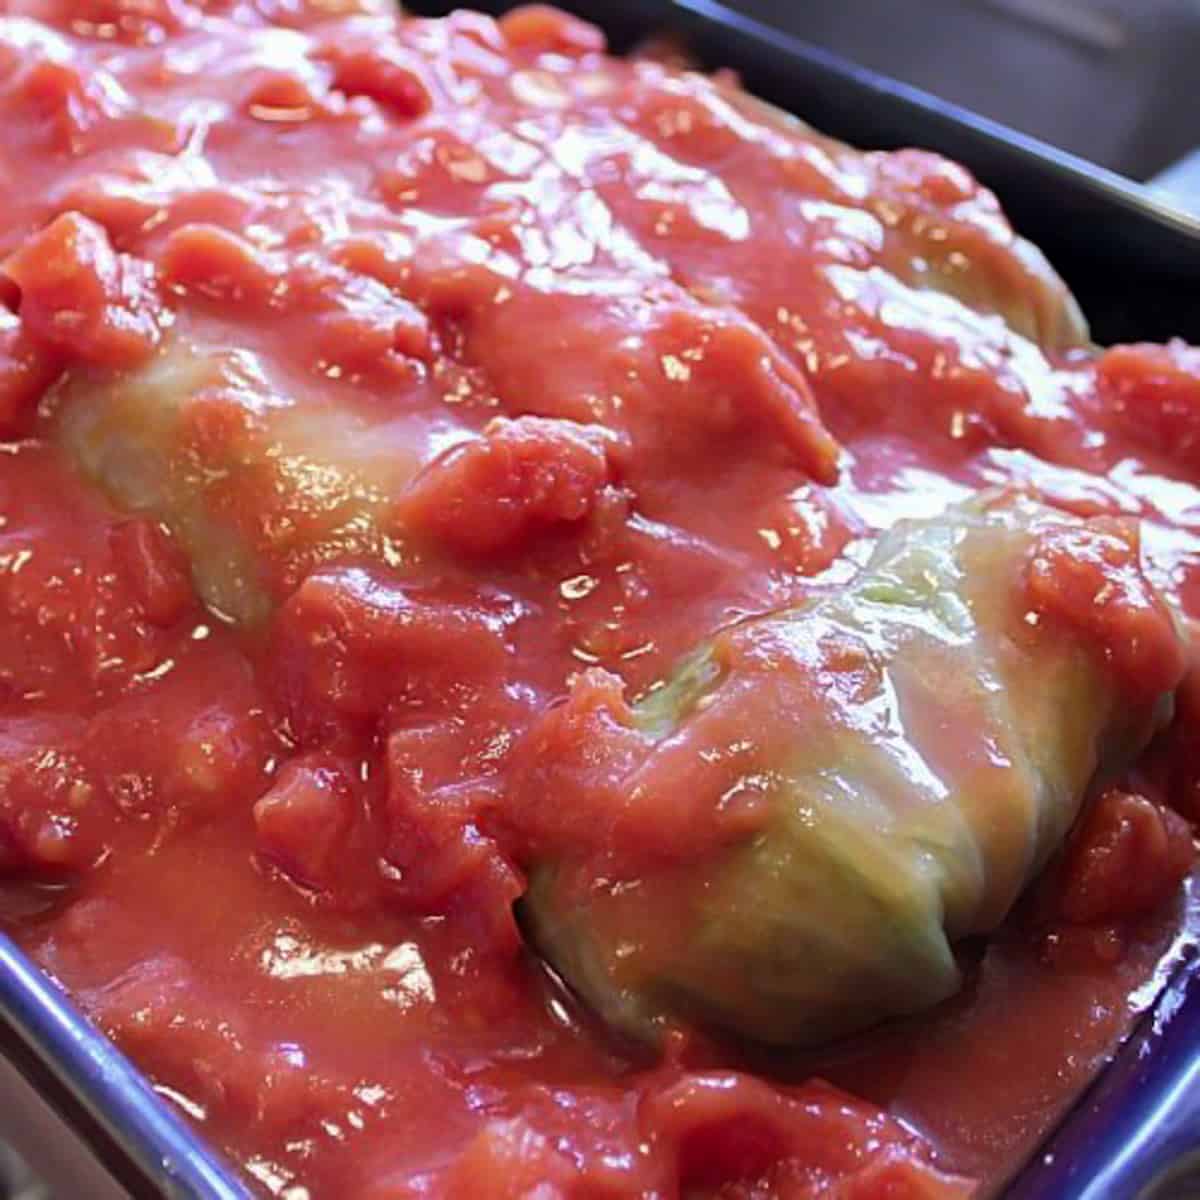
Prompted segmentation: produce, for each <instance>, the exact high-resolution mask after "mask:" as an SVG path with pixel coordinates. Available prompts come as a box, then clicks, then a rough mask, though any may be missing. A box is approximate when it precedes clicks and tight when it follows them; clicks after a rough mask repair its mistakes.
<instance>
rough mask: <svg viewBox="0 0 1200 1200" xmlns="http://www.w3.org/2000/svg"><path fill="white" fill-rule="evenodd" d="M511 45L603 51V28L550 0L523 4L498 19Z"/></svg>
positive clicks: (547, 48)
mask: <svg viewBox="0 0 1200 1200" xmlns="http://www.w3.org/2000/svg"><path fill="white" fill-rule="evenodd" d="M497 25H499V27H500V32H501V33H502V34H503V35H504V38H505V41H507V42H508V44H509V45H510V46H513V47H516V48H518V49H524V48H526V47H533V48H535V49H540V50H557V51H558V52H559V53H564V54H603V53H604V49H605V44H606V42H605V37H604V34H603V32H602V31H601V30H600V29H598V28H597V27H596V26H595V25H591V24H589V23H588V22H587V21H581V20H580V19H579V18H578V17H573V16H571V15H570V14H569V13H565V12H563V11H562V9H559V8H555V7H553V6H552V5H550V4H521V5H518V6H517V7H516V8H513V9H510V10H509V11H508V12H506V13H505V14H504V15H503V16H502V17H500V19H499V20H498V21H497Z"/></svg>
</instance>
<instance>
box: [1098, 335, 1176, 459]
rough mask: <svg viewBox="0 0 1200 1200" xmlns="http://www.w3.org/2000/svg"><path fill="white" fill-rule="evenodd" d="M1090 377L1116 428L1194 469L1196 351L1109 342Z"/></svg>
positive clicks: (1173, 347) (1170, 346) (1172, 346)
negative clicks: (1099, 392)
mask: <svg viewBox="0 0 1200 1200" xmlns="http://www.w3.org/2000/svg"><path fill="white" fill-rule="evenodd" d="M1096 375H1097V380H1098V382H1099V385H1100V389H1101V394H1102V395H1103V396H1104V398H1105V399H1106V400H1107V401H1108V408H1109V411H1110V412H1112V413H1113V414H1114V415H1115V417H1116V419H1117V422H1118V424H1119V427H1120V428H1121V430H1122V432H1124V433H1126V434H1127V435H1129V436H1132V437H1134V438H1135V439H1137V440H1138V441H1140V442H1141V443H1142V444H1143V445H1149V446H1151V447H1153V448H1154V449H1155V450H1158V451H1160V452H1161V453H1163V454H1165V455H1167V456H1168V457H1169V458H1171V459H1172V460H1174V461H1175V462H1177V463H1180V464H1181V465H1183V466H1185V467H1187V468H1188V469H1189V470H1196V469H1197V468H1198V467H1200V350H1197V349H1195V348H1193V347H1191V346H1186V345H1184V343H1182V342H1171V343H1168V344H1167V345H1166V346H1146V345H1135V346H1114V347H1113V348H1112V349H1111V350H1107V351H1105V353H1104V354H1103V355H1102V356H1101V358H1100V361H1099V363H1098V365H1097V368H1096Z"/></svg>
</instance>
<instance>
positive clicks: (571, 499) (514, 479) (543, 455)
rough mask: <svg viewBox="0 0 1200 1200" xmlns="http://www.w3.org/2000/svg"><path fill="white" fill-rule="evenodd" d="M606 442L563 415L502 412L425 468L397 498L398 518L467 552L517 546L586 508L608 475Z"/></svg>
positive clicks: (563, 524)
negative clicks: (515, 416)
mask: <svg viewBox="0 0 1200 1200" xmlns="http://www.w3.org/2000/svg"><path fill="white" fill-rule="evenodd" d="M605 442H606V438H605V435H604V433H603V432H602V431H600V430H596V429H591V428H589V427H586V426H579V425H575V424H574V423H573V422H570V421H559V420H553V419H549V418H543V417H520V418H518V419H517V420H512V421H510V420H505V419H503V418H501V419H499V420H497V421H495V422H493V423H492V425H490V426H489V427H488V429H487V430H486V431H485V433H484V436H483V437H482V438H480V439H479V440H477V441H473V442H468V443H467V444H466V445H464V446H459V447H456V448H455V449H453V450H451V451H450V452H449V453H448V454H447V455H446V456H445V457H444V458H441V459H439V460H438V461H437V462H435V463H433V464H432V465H431V466H430V467H429V468H427V469H426V471H425V472H424V473H423V474H422V475H421V476H420V477H419V478H418V479H417V480H416V481H415V482H414V483H413V485H412V487H411V488H410V489H409V491H408V493H407V494H406V495H405V496H404V497H403V498H402V499H401V501H400V502H399V504H398V505H397V507H396V521H397V524H399V525H400V526H401V527H402V528H405V529H409V528H411V529H413V530H415V531H418V532H421V533H425V534H427V535H431V536H432V537H434V538H435V539H437V540H438V541H441V542H443V543H445V544H447V545H448V546H450V547H452V548H453V549H455V550H459V551H463V552H466V553H468V554H475V555H488V554H498V553H503V552H505V551H511V550H515V549H520V548H522V547H523V546H524V545H525V544H526V543H527V542H528V541H529V539H530V538H531V537H533V536H535V535H536V534H537V533H539V532H541V531H544V530H548V529H553V528H555V527H566V526H569V525H574V524H578V523H579V522H580V521H582V520H583V519H584V518H585V517H586V516H587V515H588V513H589V512H590V511H591V509H592V507H593V506H594V505H595V503H596V498H597V496H598V494H599V492H600V490H601V489H602V488H604V487H605V486H606V485H607V484H608V482H609V479H610V468H609V464H608V460H607V458H606V454H605Z"/></svg>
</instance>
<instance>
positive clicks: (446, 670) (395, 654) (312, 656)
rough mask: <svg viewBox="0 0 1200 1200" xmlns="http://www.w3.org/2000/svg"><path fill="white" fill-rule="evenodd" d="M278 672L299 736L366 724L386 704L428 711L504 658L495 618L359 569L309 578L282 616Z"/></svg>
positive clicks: (492, 669) (335, 570)
mask: <svg viewBox="0 0 1200 1200" xmlns="http://www.w3.org/2000/svg"><path fill="white" fill-rule="evenodd" d="M277 637H278V641H279V655H278V662H279V669H280V673H281V681H282V683H283V686H284V690H285V693H286V697H287V703H288V706H289V709H290V711H291V713H292V716H293V721H294V722H295V725H296V730H297V732H298V733H300V734H301V735H302V736H305V735H306V734H317V735H319V732H320V731H322V730H325V731H328V730H329V728H330V726H329V721H330V720H331V719H332V721H333V723H334V726H335V727H336V725H337V724H338V723H339V722H343V721H348V722H350V723H352V724H361V723H362V722H367V723H370V722H372V721H374V720H375V719H376V718H378V717H379V716H380V715H381V714H382V713H383V712H384V711H385V710H386V709H387V708H388V707H389V705H394V706H395V707H396V708H397V709H398V710H400V711H403V710H404V709H406V708H409V707H414V706H415V707H417V708H419V709H424V708H425V707H427V706H428V705H430V704H434V705H436V704H437V703H438V699H439V695H440V698H441V699H442V700H443V701H444V700H446V699H452V698H453V695H454V692H455V689H468V690H469V688H470V681H471V680H472V679H478V678H479V677H480V675H481V674H482V675H483V676H485V677H487V676H488V675H489V674H491V673H494V672H495V671H496V670H497V669H498V668H499V667H500V666H501V664H502V663H503V661H504V658H505V653H506V652H505V647H504V641H503V637H502V634H501V632H500V630H499V629H498V628H497V625H496V623H495V622H494V621H493V620H490V619H489V618H488V616H487V615H486V614H485V613H484V612H483V611H482V610H478V609H473V608H471V607H469V606H467V605H465V604H462V603H458V602H451V601H442V600H439V599H438V598H437V597H436V596H434V595H430V594H428V593H422V592H419V591H418V592H410V591H409V590H408V589H406V588H404V587H403V586H401V585H399V584H397V583H395V582H393V581H391V580H389V579H387V578H386V576H381V575H379V574H376V573H374V572H371V571H367V570H364V569H362V568H358V567H346V568H329V569H325V570H321V571H317V572H315V573H314V574H312V575H310V576H309V577H308V578H307V579H306V580H305V581H304V583H302V584H301V585H300V587H299V588H297V590H296V591H295V592H294V593H293V594H292V596H291V597H290V598H289V599H288V600H287V602H286V603H285V604H284V606H283V609H282V611H281V612H280V614H279V619H278V622H277Z"/></svg>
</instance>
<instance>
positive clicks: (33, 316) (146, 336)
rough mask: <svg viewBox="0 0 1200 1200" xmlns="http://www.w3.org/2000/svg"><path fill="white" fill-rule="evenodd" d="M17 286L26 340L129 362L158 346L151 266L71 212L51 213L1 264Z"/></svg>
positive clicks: (70, 355)
mask: <svg viewBox="0 0 1200 1200" xmlns="http://www.w3.org/2000/svg"><path fill="white" fill-rule="evenodd" d="M3 271H4V273H5V274H6V275H7V276H8V277H9V278H10V279H12V280H13V281H14V282H15V283H16V284H17V286H18V287H19V288H20V289H21V303H20V310H19V311H20V317H21V322H22V325H23V326H24V328H25V329H26V330H27V331H28V333H29V335H30V337H32V338H34V339H35V340H36V341H38V342H39V343H41V344H42V345H43V346H45V347H46V348H47V349H49V350H52V351H56V352H58V353H60V354H62V355H63V356H64V357H65V358H67V359H68V360H74V361H76V362H79V363H82V364H85V365H88V366H98V367H132V366H136V365H137V364H138V363H139V362H141V361H142V360H144V359H145V358H147V357H148V356H149V355H150V354H151V353H152V352H153V351H154V349H155V347H156V346H157V345H158V343H159V339H160V337H161V332H162V329H161V324H162V319H163V308H162V302H161V300H160V298H159V295H158V288H157V284H156V282H155V275H154V268H153V267H152V266H151V265H150V264H149V263H148V262H145V261H143V260H141V259H136V258H131V257H130V256H129V255H126V254H118V253H116V252H115V251H114V250H113V248H112V246H111V244H110V243H109V240H108V235H107V234H106V233H105V231H104V230H103V229H102V228H101V227H100V226H99V225H97V224H96V223H95V222H94V221H91V220H89V219H88V218H87V217H83V216H80V215H79V214H78V213H67V214H65V215H64V216H61V217H58V218H56V219H55V220H54V221H52V222H51V223H50V224H49V225H48V226H46V228H45V229H43V230H41V232H39V233H37V234H35V235H34V236H33V237H32V238H30V239H29V240H28V241H27V242H26V243H25V244H24V245H23V246H22V247H21V248H20V249H19V250H18V251H17V253H16V254H14V255H13V256H12V257H11V258H9V259H8V260H7V261H6V262H5V263H4V264H3Z"/></svg>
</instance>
